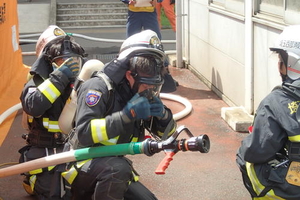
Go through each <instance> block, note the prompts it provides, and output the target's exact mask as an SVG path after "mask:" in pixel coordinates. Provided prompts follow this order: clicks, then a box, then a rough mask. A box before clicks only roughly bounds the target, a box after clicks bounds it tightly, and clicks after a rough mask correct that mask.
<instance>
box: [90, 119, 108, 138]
mask: <svg viewBox="0 0 300 200" xmlns="http://www.w3.org/2000/svg"><path fill="white" fill-rule="evenodd" d="M91 130H92V139H93V142H94V143H100V142H103V141H107V140H108V136H107V134H106V121H105V119H93V120H91Z"/></svg>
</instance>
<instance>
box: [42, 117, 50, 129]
mask: <svg viewBox="0 0 300 200" xmlns="http://www.w3.org/2000/svg"><path fill="white" fill-rule="evenodd" d="M43 125H44V127H45V128H46V129H48V127H49V118H43Z"/></svg>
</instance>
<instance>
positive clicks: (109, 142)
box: [100, 136, 119, 146]
mask: <svg viewBox="0 0 300 200" xmlns="http://www.w3.org/2000/svg"><path fill="white" fill-rule="evenodd" d="M118 139H119V136H117V137H115V138H111V139H109V140H107V141H103V142H100V143H101V144H103V145H105V146H109V145H116V144H117V142H118Z"/></svg>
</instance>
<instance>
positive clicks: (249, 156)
mask: <svg viewBox="0 0 300 200" xmlns="http://www.w3.org/2000/svg"><path fill="white" fill-rule="evenodd" d="M299 100H300V99H296V98H294V97H292V96H291V95H289V94H287V93H286V92H285V91H284V90H283V89H282V88H277V89H274V90H273V91H272V92H271V93H270V94H269V95H268V96H266V97H265V98H264V99H263V100H262V102H261V103H260V105H259V107H258V109H257V111H256V115H255V118H254V122H253V126H252V128H253V129H252V132H251V133H250V134H249V135H248V136H247V137H246V138H245V139H244V140H243V141H242V143H241V147H240V148H239V149H238V152H237V164H238V165H239V167H240V170H241V172H242V174H243V178H244V184H245V186H246V188H247V189H248V191H249V192H250V193H251V195H252V197H253V199H289V200H296V199H300V187H299V186H296V185H293V184H290V183H288V182H287V180H286V176H287V172H288V169H289V165H290V163H291V161H292V160H291V159H289V161H288V162H287V163H286V164H282V162H283V161H284V160H286V159H287V155H288V146H289V145H288V144H289V143H290V142H295V143H298V144H300V125H299V122H298V121H297V118H296V111H297V109H298V107H299V102H300V101H299ZM279 164H281V165H279Z"/></svg>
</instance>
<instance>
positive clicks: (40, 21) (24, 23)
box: [18, 3, 50, 34]
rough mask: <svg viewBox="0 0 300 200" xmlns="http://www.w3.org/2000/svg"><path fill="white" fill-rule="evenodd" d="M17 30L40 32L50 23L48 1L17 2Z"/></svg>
mask: <svg viewBox="0 0 300 200" xmlns="http://www.w3.org/2000/svg"><path fill="white" fill-rule="evenodd" d="M18 16H19V32H20V34H24V33H41V32H43V31H44V30H45V29H46V28H47V27H48V26H49V23H50V3H39V4H34V3H27V4H18Z"/></svg>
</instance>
